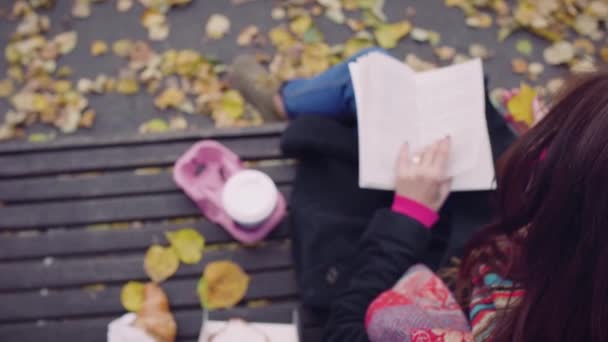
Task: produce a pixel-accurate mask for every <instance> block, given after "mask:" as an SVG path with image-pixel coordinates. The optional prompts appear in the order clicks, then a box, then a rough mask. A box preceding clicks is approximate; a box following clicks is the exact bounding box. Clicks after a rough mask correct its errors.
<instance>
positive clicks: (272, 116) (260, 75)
mask: <svg viewBox="0 0 608 342" xmlns="http://www.w3.org/2000/svg"><path fill="white" fill-rule="evenodd" d="M228 81H229V82H230V84H231V85H232V86H233V87H234V88H235V89H237V90H238V91H240V92H241V94H243V96H244V97H245V99H246V100H247V101H248V102H250V103H251V104H252V105H253V106H254V107H256V108H257V109H258V110H259V111H260V114H261V115H262V117H263V118H264V121H266V122H269V121H278V120H284V118H283V116H282V115H281V114H280V113H278V112H277V110H276V106H275V103H274V101H275V100H274V97H275V95H276V94H277V93H278V91H279V87H280V85H281V84H280V82H279V81H278V80H277V79H275V78H273V77H272V75H270V73H269V72H268V71H266V69H265V68H264V67H263V66H262V65H261V64H260V63H258V61H257V60H256V59H255V56H252V55H240V56H237V57H236V58H235V59H234V61H233V62H232V70H231V71H230V75H229V76H228Z"/></svg>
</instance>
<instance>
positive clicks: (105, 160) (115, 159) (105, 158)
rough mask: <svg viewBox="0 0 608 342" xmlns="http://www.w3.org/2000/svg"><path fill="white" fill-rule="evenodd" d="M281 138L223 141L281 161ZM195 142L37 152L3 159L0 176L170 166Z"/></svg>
mask: <svg viewBox="0 0 608 342" xmlns="http://www.w3.org/2000/svg"><path fill="white" fill-rule="evenodd" d="M279 140H280V138H279V137H277V136H273V137H252V138H242V139H229V140H220V142H221V143H223V144H224V145H225V146H226V147H228V148H229V149H231V150H233V151H234V152H235V153H237V154H238V155H239V156H241V157H242V158H243V159H262V158H278V157H280V156H281V151H280V148H279ZM191 145H192V143H191V142H170V143H163V144H148V145H135V146H114V147H102V148H91V149H77V150H61V151H50V152H33V153H26V154H14V155H4V156H0V177H4V178H8V177H24V176H36V175H52V174H58V173H69V172H87V171H104V170H112V169H124V168H132V167H133V168H135V167H148V166H168V165H171V164H173V163H174V162H175V160H177V158H179V157H180V156H181V155H182V154H183V153H184V152H185V151H186V150H187V149H188V148H190V146H191Z"/></svg>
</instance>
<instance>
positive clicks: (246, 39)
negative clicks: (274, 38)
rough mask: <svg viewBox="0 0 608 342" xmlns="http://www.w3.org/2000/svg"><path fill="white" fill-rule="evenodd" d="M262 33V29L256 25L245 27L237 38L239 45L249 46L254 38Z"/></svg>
mask: <svg viewBox="0 0 608 342" xmlns="http://www.w3.org/2000/svg"><path fill="white" fill-rule="evenodd" d="M259 34H260V29H259V28H258V27H257V26H255V25H249V26H247V27H245V28H244V29H243V30H242V31H241V33H239V36H238V37H237V39H236V43H237V44H238V45H239V46H249V45H251V42H252V41H253V39H254V38H255V37H256V36H257V35H259Z"/></svg>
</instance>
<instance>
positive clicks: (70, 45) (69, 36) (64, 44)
mask: <svg viewBox="0 0 608 342" xmlns="http://www.w3.org/2000/svg"><path fill="white" fill-rule="evenodd" d="M77 41H78V34H77V33H76V31H69V32H64V33H60V34H58V35H56V36H55V38H54V39H53V42H54V43H55V44H56V45H57V48H58V49H59V52H60V53H61V54H63V55H65V54H68V53H70V52H72V50H74V48H75V47H76V42H77Z"/></svg>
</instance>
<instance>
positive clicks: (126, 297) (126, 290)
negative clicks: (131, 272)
mask: <svg viewBox="0 0 608 342" xmlns="http://www.w3.org/2000/svg"><path fill="white" fill-rule="evenodd" d="M144 286H145V285H144V283H140V282H138V281H130V282H128V283H126V284H124V285H123V287H122V290H121V291H120V302H121V303H122V306H123V307H124V308H125V310H127V311H131V312H137V311H139V309H141V306H142V304H143V303H144Z"/></svg>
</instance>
